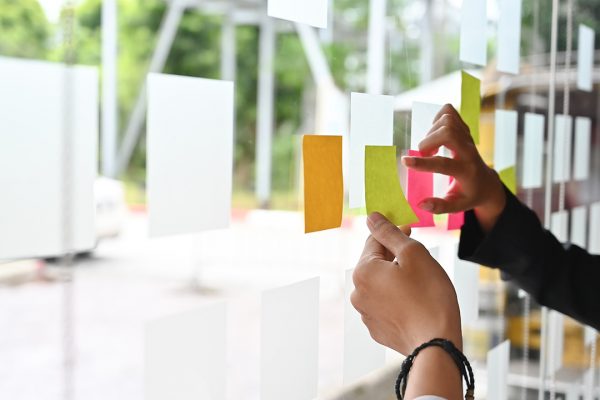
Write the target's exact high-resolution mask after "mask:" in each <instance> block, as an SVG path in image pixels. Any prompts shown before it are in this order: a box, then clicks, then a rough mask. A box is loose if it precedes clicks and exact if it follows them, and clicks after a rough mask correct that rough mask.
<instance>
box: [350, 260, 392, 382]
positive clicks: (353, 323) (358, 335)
mask: <svg viewBox="0 0 600 400" xmlns="http://www.w3.org/2000/svg"><path fill="white" fill-rule="evenodd" d="M352 273H353V270H349V271H346V286H345V294H344V299H345V301H344V385H349V384H352V383H354V382H355V381H357V380H358V379H360V378H362V377H363V376H365V375H366V374H368V373H369V372H372V371H375V370H377V369H378V368H381V367H383V366H384V365H385V358H386V356H385V347H383V346H381V345H380V344H378V343H377V342H376V341H375V340H373V339H372V338H371V335H370V334H369V330H368V329H367V327H366V326H365V324H364V323H363V322H362V319H361V316H360V314H359V312H358V311H356V310H355V309H354V307H353V306H352V303H351V302H350V294H351V293H352V291H353V290H354V283H353V282H352Z"/></svg>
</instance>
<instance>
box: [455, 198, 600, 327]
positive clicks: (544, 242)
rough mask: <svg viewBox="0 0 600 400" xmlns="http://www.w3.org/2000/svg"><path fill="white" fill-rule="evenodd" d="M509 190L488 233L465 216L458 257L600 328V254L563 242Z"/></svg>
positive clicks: (549, 304) (541, 301) (537, 298)
mask: <svg viewBox="0 0 600 400" xmlns="http://www.w3.org/2000/svg"><path fill="white" fill-rule="evenodd" d="M505 191H506V206H505V208H504V211H503V212H502V214H501V215H500V217H499V218H498V221H497V222H496V225H495V226H494V228H493V229H492V230H491V231H490V232H489V233H487V234H485V233H484V232H483V231H482V229H481V227H480V226H479V222H478V221H477V218H476V216H475V213H474V212H473V211H472V210H471V211H467V212H466V213H465V224H464V225H463V227H462V230H461V237H460V245H459V250H458V255H459V257H460V258H461V259H464V260H468V261H472V262H475V263H478V264H483V265H486V266H489V267H492V268H499V269H500V270H501V271H502V272H503V276H504V277H508V278H509V279H510V280H512V281H514V282H515V283H516V284H517V285H518V286H519V287H521V288H522V289H523V290H525V291H527V292H528V293H529V294H531V296H532V297H533V298H534V299H535V300H536V301H537V302H538V303H540V304H541V305H544V306H547V307H549V308H552V309H554V310H557V311H560V312H562V313H564V314H566V315H569V316H571V317H573V318H575V319H577V320H579V321H580V322H582V323H584V324H587V325H590V326H592V327H594V328H596V329H600V256H595V255H591V254H589V253H588V252H587V251H585V250H583V249H581V248H580V247H578V246H575V245H572V244H569V243H567V244H562V243H560V242H559V241H558V240H557V239H556V238H555V237H554V236H553V235H552V233H550V232H549V231H547V230H546V229H544V228H543V227H542V225H541V223H540V221H539V219H538V218H537V215H536V214H535V213H534V212H533V211H532V210H530V209H529V208H528V207H526V206H525V205H524V204H522V203H521V202H520V201H519V200H518V199H517V198H516V197H515V196H514V195H513V194H512V193H510V191H508V190H505Z"/></svg>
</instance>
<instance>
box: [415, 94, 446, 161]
mask: <svg viewBox="0 0 600 400" xmlns="http://www.w3.org/2000/svg"><path fill="white" fill-rule="evenodd" d="M441 108H442V106H441V105H439V104H430V103H421V102H414V103H413V105H412V112H411V118H410V148H411V149H412V150H419V143H420V142H421V140H423V139H425V136H427V133H428V132H429V130H430V129H431V126H432V125H433V119H434V118H435V116H436V115H437V113H438V112H439V111H440V109H441Z"/></svg>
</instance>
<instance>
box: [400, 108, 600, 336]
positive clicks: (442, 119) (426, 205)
mask: <svg viewBox="0 0 600 400" xmlns="http://www.w3.org/2000/svg"><path fill="white" fill-rule="evenodd" d="M441 146H446V147H448V148H449V149H450V150H451V151H452V153H453V157H451V158H446V157H436V156H434V154H436V153H437V151H438V149H439V148H440V147H441ZM419 150H421V153H422V154H423V155H424V157H404V158H403V162H404V164H405V165H406V166H407V167H409V168H413V169H416V170H420V171H429V172H436V173H442V174H445V175H451V176H453V177H455V181H454V184H453V185H452V187H451V188H450V191H449V192H448V195H447V196H446V197H445V198H443V199H438V198H429V199H425V200H423V201H422V202H421V204H420V207H422V208H423V209H425V210H428V211H431V212H433V213H436V214H442V213H448V212H458V211H466V214H465V225H464V226H463V229H462V234H461V241H460V246H459V256H460V257H461V258H464V259H467V260H470V261H473V262H477V263H480V264H483V265H487V266H490V267H495V268H499V269H501V270H502V271H503V272H504V275H505V276H506V275H508V276H509V277H510V278H511V279H513V280H514V281H515V282H516V283H517V284H518V285H519V286H520V287H521V288H523V289H524V290H526V291H527V292H529V293H530V294H531V295H532V296H533V297H534V298H535V299H536V300H537V301H538V302H539V303H540V304H542V305H545V306H548V307H551V308H553V309H555V310H558V311H561V312H563V313H565V314H567V315H570V316H572V317H573V318H575V319H577V320H579V321H581V322H583V323H586V324H588V325H591V326H593V327H595V328H600V257H598V256H592V255H590V254H589V253H588V252H586V251H585V250H583V249H581V248H579V247H577V246H573V245H570V244H566V245H563V244H561V243H560V242H558V241H557V240H556V238H555V237H554V236H553V235H552V234H551V233H550V232H548V231H547V230H545V229H543V227H542V226H541V224H540V221H539V220H538V218H537V216H536V215H535V213H534V212H533V211H531V210H530V209H528V208H527V207H526V206H525V205H523V204H521V203H520V202H519V200H518V199H517V198H516V197H515V196H514V195H513V194H511V193H510V192H509V191H508V190H507V189H506V188H505V187H504V185H503V184H502V183H501V181H500V178H499V177H498V175H497V174H496V173H495V172H494V171H493V170H492V169H491V168H489V167H488V166H487V165H486V164H485V163H484V161H483V160H482V159H481V156H480V155H479V153H478V152H477V148H476V146H475V144H474V143H473V140H472V138H471V135H470V133H469V129H468V127H467V126H466V125H465V124H464V122H463V121H462V119H461V118H460V116H459V115H458V113H457V112H456V110H455V109H454V108H453V107H452V106H451V105H446V106H444V107H443V108H442V110H441V111H440V113H439V114H438V115H437V116H436V120H435V121H434V125H433V127H432V129H431V131H430V132H429V133H428V135H427V136H426V137H425V139H423V141H422V142H421V143H420V144H419Z"/></svg>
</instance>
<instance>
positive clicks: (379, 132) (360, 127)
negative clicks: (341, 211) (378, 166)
mask: <svg viewBox="0 0 600 400" xmlns="http://www.w3.org/2000/svg"><path fill="white" fill-rule="evenodd" d="M393 142H394V98H393V97H392V96H382V95H372V94H364V93H352V94H351V95H350V171H349V173H350V176H349V180H348V183H349V189H348V190H349V206H350V208H360V207H364V206H365V146H367V145H371V146H391V145H392V144H393Z"/></svg>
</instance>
